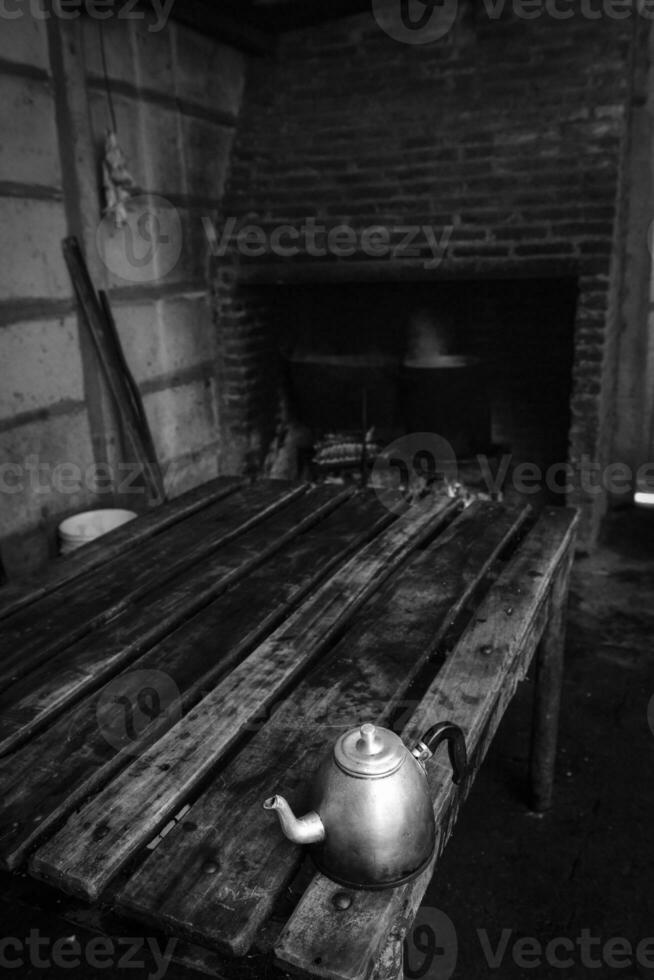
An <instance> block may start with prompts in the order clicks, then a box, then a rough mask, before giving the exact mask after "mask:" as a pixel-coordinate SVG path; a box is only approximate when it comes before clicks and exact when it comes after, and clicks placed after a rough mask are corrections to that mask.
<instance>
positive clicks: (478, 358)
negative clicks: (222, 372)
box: [250, 276, 578, 475]
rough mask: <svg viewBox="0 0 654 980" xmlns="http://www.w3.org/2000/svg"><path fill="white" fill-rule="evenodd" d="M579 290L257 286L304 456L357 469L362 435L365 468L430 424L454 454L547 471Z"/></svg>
mask: <svg viewBox="0 0 654 980" xmlns="http://www.w3.org/2000/svg"><path fill="white" fill-rule="evenodd" d="M250 288H251V289H253V290H254V287H250ZM577 296H578V283H577V280H576V279H575V278H574V277H572V276H570V277H552V278H542V279H537V278H513V279H509V278H507V279H503V278H502V279H500V278H494V279H470V280H468V279H465V280H450V281H445V280H444V281H438V280H430V281H400V282H385V283H379V282H320V283H315V282H314V283H291V284H284V285H279V284H276V285H274V286H273V285H259V286H257V287H256V308H257V310H259V311H265V314H263V313H261V312H260V315H263V316H264V317H265V321H266V323H267V327H268V329H269V330H270V336H271V349H273V350H275V351H276V352H277V353H278V356H279V365H280V373H279V376H278V388H281V390H282V391H283V399H282V400H283V404H284V412H283V415H284V423H285V424H286V425H287V426H288V428H289V430H293V432H294V434H293V438H294V439H295V440H296V441H298V442H299V446H300V448H301V450H302V453H301V459H302V460H304V461H306V459H307V458H309V459H310V458H312V456H313V454H314V450H316V448H317V450H318V453H319V459H320V461H321V463H322V469H323V470H324V468H325V461H326V460H327V461H328V460H329V457H330V452H331V453H332V455H333V458H334V459H335V461H340V462H343V461H344V460H345V459H346V457H347V463H348V465H350V466H353V467H354V468H356V459H357V457H358V455H359V450H360V449H362V450H363V449H364V440H363V435H364V433H365V434H367V442H368V445H369V447H370V449H369V450H368V451H367V452H365V451H364V452H362V453H361V455H362V457H364V458H366V459H367V461H368V463H370V460H371V458H374V454H373V447H374V446H375V445H376V444H381V445H385V444H386V443H388V442H389V441H391V440H392V439H395V438H398V437H399V436H401V435H402V434H405V433H407V432H415V431H427V432H432V433H436V434H438V435H440V436H442V437H443V438H445V439H449V441H450V442H451V443H452V445H453V448H454V452H455V454H456V456H457V457H458V458H459V460H465V459H469V458H472V457H474V456H475V455H477V454H488V455H497V453H500V452H501V453H508V454H510V455H511V458H512V464H513V465H516V464H518V463H530V464H533V465H534V466H536V467H538V468H539V470H540V471H542V472H545V471H546V470H547V468H548V467H551V466H552V465H554V464H557V463H564V462H565V461H566V459H567V457H568V441H569V431H570V399H571V392H572V369H573V349H574V324H575V315H576V309H577ZM457 423H460V424H457ZM298 432H299V433H300V435H299V436H298ZM278 441H279V440H278ZM339 446H343V447H345V446H347V447H348V449H347V451H346V450H345V448H344V449H343V453H340V452H339ZM353 447H354V448H353ZM291 455H292V454H291ZM341 457H342V459H341ZM289 459H290V457H289ZM291 466H292V460H291ZM293 475H295V474H293Z"/></svg>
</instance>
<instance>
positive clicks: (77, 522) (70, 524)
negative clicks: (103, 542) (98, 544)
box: [59, 507, 137, 555]
mask: <svg viewBox="0 0 654 980" xmlns="http://www.w3.org/2000/svg"><path fill="white" fill-rule="evenodd" d="M136 516H137V515H136V514H135V513H134V511H132V510H119V509H118V508H116V507H113V508H111V509H107V510H87V511H85V512H84V513H83V514H75V515H74V516H73V517H69V518H67V519H66V520H65V521H62V522H61V524H60V525H59V545H60V547H59V550H60V552H61V554H62V555H69V554H70V553H71V551H76V550H77V548H81V547H82V545H85V544H88V543H89V542H90V541H95V539H96V538H99V537H101V536H102V535H103V534H107V533H108V532H109V531H113V530H114V529H115V528H117V527H120V526H121V525H122V524H127V522H128V521H132V520H134V518H135V517H136Z"/></svg>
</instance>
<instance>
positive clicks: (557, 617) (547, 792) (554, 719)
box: [530, 553, 574, 813]
mask: <svg viewBox="0 0 654 980" xmlns="http://www.w3.org/2000/svg"><path fill="white" fill-rule="evenodd" d="M573 557H574V555H573V554H572V553H571V554H570V555H569V556H568V557H567V558H566V559H564V562H563V564H562V566H561V569H560V571H559V572H558V574H557V576H556V578H555V580H554V583H553V585H552V593H551V597H550V614H549V619H548V622H547V625H546V627H545V630H544V632H543V636H542V638H541V641H540V645H539V647H538V651H537V655H536V695H535V703H534V719H533V728H532V743H531V765H530V767H531V773H530V776H531V806H532V809H533V810H535V811H536V812H537V813H543V812H544V811H545V810H548V809H549V808H550V806H551V805H552V793H553V789H554V773H555V767H556V744H557V739H558V731H559V712H560V707H561V687H562V683H563V652H564V648H565V629H566V613H567V604H568V603H567V600H568V588H569V583H570V569H571V566H572V560H573Z"/></svg>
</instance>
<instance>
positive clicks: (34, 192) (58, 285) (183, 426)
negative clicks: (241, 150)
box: [0, 16, 246, 577]
mask: <svg viewBox="0 0 654 980" xmlns="http://www.w3.org/2000/svg"><path fill="white" fill-rule="evenodd" d="M101 29H102V30H103V32H104V37H105V50H106V58H107V67H108V74H109V80H110V87H111V89H112V91H113V92H114V101H115V107H116V114H117V122H118V131H119V137H120V142H121V145H122V146H123V148H124V150H125V152H126V154H127V156H128V164H129V168H130V170H131V172H132V174H133V176H134V178H135V180H136V183H137V191H138V193H139V194H145V195H146V196H147V195H150V196H152V195H157V196H160V197H162V198H164V199H165V200H166V201H167V202H169V204H170V207H171V208H173V209H174V210H175V213H176V214H177V215H178V216H179V227H180V229H181V236H182V238H181V243H180V255H179V259H178V261H177V262H176V264H175V267H174V268H173V269H171V270H170V271H167V273H166V275H165V276H162V277H157V276H155V277H150V278H147V279H146V281H144V282H135V281H134V279H133V278H130V279H122V278H121V277H120V276H119V275H116V274H115V272H112V269H111V268H108V267H107V265H106V264H105V262H104V261H103V260H104V259H105V258H106V256H105V255H103V239H102V237H99V238H98V254H95V255H89V254H88V251H87V259H88V260H89V266H90V268H91V269H92V272H93V275H94V280H95V284H96V286H97V287H98V288H105V289H108V291H109V295H110V300H111V304H112V308H113V310H114V315H115V319H116V322H117V326H118V330H119V333H120V336H121V340H122V342H123V345H124V348H125V353H126V356H127V360H128V363H129V364H130V366H131V368H132V371H133V373H134V375H135V377H136V379H137V382H138V383H139V385H140V387H141V391H142V395H143V398H144V403H145V409H146V413H147V415H148V418H149V421H150V425H151V427H152V430H153V436H154V440H155V445H156V448H157V452H158V456H159V459H160V461H161V463H162V467H163V470H164V476H165V482H166V487H167V490H168V492H169V494H170V495H171V496H174V495H176V494H178V493H180V492H182V491H183V490H185V489H187V488H188V487H190V486H193V485H196V484H197V483H199V482H202V481H203V480H206V479H209V478H210V477H212V476H214V475H215V474H216V473H217V472H218V469H219V467H220V460H219V456H220V446H219V440H218V391H217V382H216V365H215V359H216V349H215V343H214V333H215V331H214V328H213V325H212V311H211V307H210V303H209V299H208V286H207V271H208V246H207V241H206V236H205V234H204V231H203V225H202V218H203V217H204V216H214V217H215V215H216V214H217V211H218V209H219V208H220V204H221V198H222V194H223V187H224V181H225V174H226V170H227V166H228V161H229V156H230V151H231V146H232V140H233V134H234V129H235V123H236V119H237V116H238V112H239V107H240V102H241V95H242V90H243V84H244V77H245V70H246V64H245V56H244V55H242V54H241V53H240V52H237V51H235V50H234V49H232V48H230V47H229V46H226V45H223V44H221V43H219V42H218V41H215V40H213V39H211V38H209V37H204V36H202V35H200V34H198V33H196V32H194V31H192V30H189V29H187V28H185V27H182V26H181V25H177V24H175V23H170V24H168V25H167V27H166V28H165V29H164V30H162V31H160V32H158V33H152V32H149V31H148V30H147V29H146V28H145V27H144V25H143V22H142V21H138V20H117V19H115V18H114V19H109V20H106V21H103V22H102V25H101ZM99 31H100V24H99V22H98V21H91V20H86V21H84V22H83V23H80V25H79V39H80V45H79V48H78V49H77V50H76V53H75V57H76V58H77V59H79V62H78V63H79V64H80V65H81V66H82V71H83V76H82V77H83V78H85V80H86V86H85V91H83V92H81V93H80V95H79V97H80V99H81V102H82V115H83V116H85V117H86V118H87V119H89V120H90V129H91V135H92V140H93V149H94V158H93V160H92V161H91V162H90V163H89V164H88V166H87V171H88V172H86V173H85V174H83V179H84V180H86V181H87V183H88V185H89V186H90V187H91V188H92V197H93V200H92V201H91V205H92V207H91V208H90V210H91V211H92V212H93V214H97V215H100V213H101V209H102V207H103V206H104V202H103V199H102V196H101V177H100V161H101V157H102V148H103V144H104V137H105V131H106V128H107V127H108V125H109V114H108V112H107V98H106V92H105V80H104V77H103V68H102V59H101V55H100V43H99V42H100V34H99ZM51 51H52V39H51V38H49V37H48V25H47V23H46V22H45V21H43V20H35V19H34V18H33V17H31V16H23V17H21V18H19V19H16V20H3V22H2V28H1V29H0V85H1V86H2V94H3V98H2V100H0V131H1V132H2V139H1V140H0V269H1V270H2V271H1V272H0V481H1V486H0V554H1V556H2V560H3V563H4V565H5V568H6V570H7V571H8V573H9V575H10V576H12V577H14V576H20V575H22V574H24V573H27V572H29V571H30V570H32V569H34V568H35V567H37V566H39V565H40V564H41V563H42V562H43V561H45V560H46V559H47V558H48V557H50V556H51V555H52V554H53V553H54V551H55V548H56V535H55V528H56V524H57V523H58V522H59V521H60V520H61V519H63V517H65V516H67V515H68V514H70V513H74V512H76V511H78V510H80V509H84V508H86V507H91V506H96V505H100V506H102V505H110V504H111V502H112V495H111V494H107V493H100V489H101V487H100V486H99V484H98V482H97V479H96V478H95V476H96V464H97V463H98V446H97V443H98V440H97V433H96V432H95V431H94V425H95V423H94V422H93V420H92V419H91V418H90V416H89V412H90V401H89V399H91V400H92V399H93V398H94V397H95V389H96V388H97V387H98V384H99V379H98V377H97V375H94V373H93V371H92V370H90V368H89V359H88V356H86V357H85V356H84V354H83V346H84V342H85V341H84V337H83V336H82V331H84V330H85V327H84V326H83V325H81V324H80V323H78V315H77V309H76V304H75V301H74V297H73V293H72V288H71V283H70V279H69V275H68V271H67V269H66V266H65V263H64V260H63V257H62V250H61V241H62V239H63V238H64V237H65V236H66V235H67V234H70V233H71V229H72V228H73V220H72V217H71V212H70V210H69V206H70V200H69V198H68V197H67V193H66V188H65V183H66V181H65V179H64V178H65V173H64V165H63V164H62V158H63V159H64V160H65V152H64V153H63V154H62V148H63V149H64V150H65V149H66V147H64V146H63V144H62V141H63V142H64V143H69V142H70V139H69V134H62V133H61V132H60V131H58V122H59V121H60V115H58V112H57V82H58V81H60V79H58V77H57V76H56V72H58V71H59V69H58V68H57V69H53V67H52V65H53V64H56V61H52V60H51ZM84 106H86V108H84ZM87 203H88V202H87ZM86 244H87V249H88V243H86ZM110 265H111V263H110ZM86 343H87V344H88V340H87V341H86ZM109 438H110V439H112V438H113V436H111V435H110V436H109ZM63 464H72V466H73V467H74V468H75V472H77V474H78V477H79V478H78V479H77V480H76V481H75V480H72V481H71V479H70V474H69V477H68V478H66V474H65V472H64V471H62V466H63ZM113 489H114V491H115V490H116V483H115V481H114V487H113ZM142 504H143V501H142V500H141V497H140V496H139V498H138V499H137V500H135V509H137V510H138V509H139V507H140V506H142Z"/></svg>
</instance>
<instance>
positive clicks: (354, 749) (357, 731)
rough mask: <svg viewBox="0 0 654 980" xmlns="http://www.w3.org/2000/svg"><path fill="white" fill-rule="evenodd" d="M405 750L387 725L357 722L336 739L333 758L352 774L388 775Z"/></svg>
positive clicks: (403, 755) (393, 769)
mask: <svg viewBox="0 0 654 980" xmlns="http://www.w3.org/2000/svg"><path fill="white" fill-rule="evenodd" d="M406 754H407V750H406V747H405V745H404V742H403V741H402V739H401V738H399V737H398V736H397V735H395V734H394V733H393V732H390V731H389V730H388V729H387V728H377V727H376V726H375V725H370V724H366V725H361V727H360V728H351V729H350V731H349V732H345V734H344V735H341V737H340V738H339V739H338V741H337V742H336V745H335V746H334V758H335V759H336V762H337V763H338V765H339V766H340V768H341V769H343V771H344V772H347V773H349V774H350V775H352V776H390V774H391V773H393V772H395V770H396V769H399V767H400V766H401V765H402V763H403V762H404V759H405V758H406Z"/></svg>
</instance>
